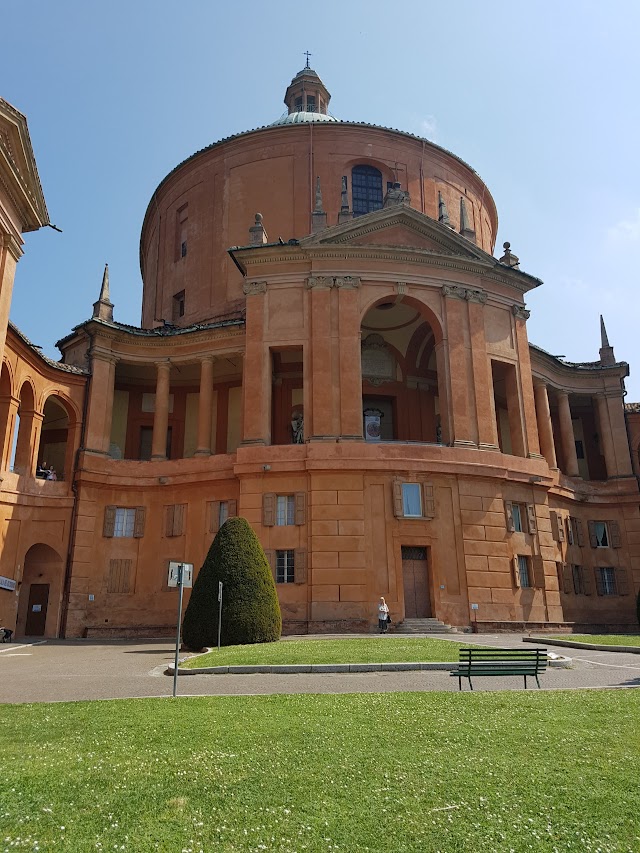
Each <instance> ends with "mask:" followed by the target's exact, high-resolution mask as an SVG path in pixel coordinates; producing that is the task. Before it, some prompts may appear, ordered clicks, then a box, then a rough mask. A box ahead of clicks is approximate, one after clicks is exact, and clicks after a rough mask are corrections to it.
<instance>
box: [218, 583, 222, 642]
mask: <svg viewBox="0 0 640 853" xmlns="http://www.w3.org/2000/svg"><path fill="white" fill-rule="evenodd" d="M218 602H219V606H218V651H220V632H221V630H222V581H219V586H218Z"/></svg>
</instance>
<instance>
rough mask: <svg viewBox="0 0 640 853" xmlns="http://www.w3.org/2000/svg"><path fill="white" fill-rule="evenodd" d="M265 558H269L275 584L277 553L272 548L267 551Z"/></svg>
mask: <svg viewBox="0 0 640 853" xmlns="http://www.w3.org/2000/svg"><path fill="white" fill-rule="evenodd" d="M264 553H265V556H266V558H267V562H268V563H269V568H270V569H271V574H272V576H273V580H274V582H275V579H276V552H275V551H274V550H272V549H271V548H270V549H269V550H268V551H265V552H264Z"/></svg>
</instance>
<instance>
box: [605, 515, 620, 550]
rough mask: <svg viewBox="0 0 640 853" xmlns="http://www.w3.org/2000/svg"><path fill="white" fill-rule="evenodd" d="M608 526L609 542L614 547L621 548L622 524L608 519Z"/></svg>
mask: <svg viewBox="0 0 640 853" xmlns="http://www.w3.org/2000/svg"><path fill="white" fill-rule="evenodd" d="M607 527H608V528H609V544H610V545H611V547H612V548H619V547H620V545H621V542H620V525H619V524H618V522H617V521H608V522H607Z"/></svg>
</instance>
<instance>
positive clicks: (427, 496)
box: [422, 483, 436, 518]
mask: <svg viewBox="0 0 640 853" xmlns="http://www.w3.org/2000/svg"><path fill="white" fill-rule="evenodd" d="M422 493H423V498H424V500H423V507H422V515H423V516H424V518H435V517H436V498H435V491H434V488H433V483H423V485H422Z"/></svg>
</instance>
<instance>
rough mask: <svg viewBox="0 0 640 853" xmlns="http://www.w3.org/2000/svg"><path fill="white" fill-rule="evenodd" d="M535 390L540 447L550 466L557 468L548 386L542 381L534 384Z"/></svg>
mask: <svg viewBox="0 0 640 853" xmlns="http://www.w3.org/2000/svg"><path fill="white" fill-rule="evenodd" d="M533 391H534V394H535V400H536V418H537V421H538V435H539V436H540V449H541V450H542V455H543V456H544V458H545V459H546V460H547V465H548V466H549V468H557V467H558V460H557V459H556V447H555V444H554V441H553V426H552V424H551V412H550V410H549V395H548V394H547V386H546V385H545V384H544V383H542V382H540V383H539V384H535V385H534V386H533ZM576 461H577V460H576Z"/></svg>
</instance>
